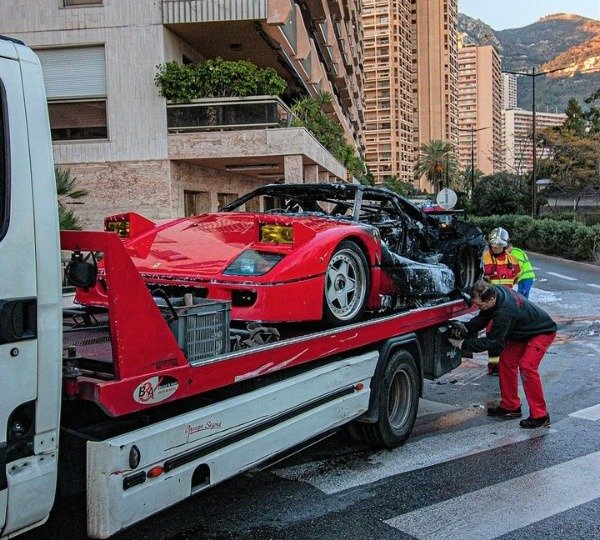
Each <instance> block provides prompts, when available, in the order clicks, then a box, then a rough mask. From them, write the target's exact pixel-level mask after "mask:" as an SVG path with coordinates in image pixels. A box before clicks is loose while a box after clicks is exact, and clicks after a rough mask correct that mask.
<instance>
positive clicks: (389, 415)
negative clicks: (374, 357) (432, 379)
mask: <svg viewBox="0 0 600 540" xmlns="http://www.w3.org/2000/svg"><path fill="white" fill-rule="evenodd" d="M419 387H420V385H419V372H418V370H417V366H416V364H415V360H414V358H413V357H412V355H411V354H410V353H409V352H407V351H405V350H398V351H395V352H393V353H392V354H391V355H390V357H389V359H388V362H387V364H386V366H385V370H384V372H383V376H382V379H381V382H380V385H379V391H378V395H377V396H376V399H377V401H376V406H377V408H378V412H379V416H378V419H377V421H376V422H375V423H374V424H367V423H364V422H355V423H354V426H355V427H356V429H357V432H358V433H359V434H360V435H361V437H362V438H363V439H364V441H365V442H367V443H369V444H370V445H371V446H373V447H375V448H395V447H396V446H400V445H401V444H402V443H403V442H404V441H406V439H408V436H409V435H410V432H411V431H412V428H413V426H414V425H415V420H416V418H417V409H418V408H419Z"/></svg>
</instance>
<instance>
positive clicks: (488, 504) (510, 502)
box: [385, 452, 600, 540]
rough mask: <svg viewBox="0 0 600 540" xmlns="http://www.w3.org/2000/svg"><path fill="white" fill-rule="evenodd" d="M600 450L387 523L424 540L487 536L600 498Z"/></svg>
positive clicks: (467, 539)
mask: <svg viewBox="0 0 600 540" xmlns="http://www.w3.org/2000/svg"><path fill="white" fill-rule="evenodd" d="M599 477H600V452H594V453H593V454H588V455H587V456H583V457H580V458H577V459H573V460H570V461H566V462H565V463H561V464H559V465H554V466H552V467H548V468H546V469H542V470H541V471H536V472H532V473H529V474H526V475H524V476H520V477H518V478H513V479H512V480H507V481H505V482H501V483H499V484H495V485H492V486H489V487H486V488H483V489H480V490H477V491H474V492H472V493H467V494H465V495H461V496H459V497H455V498H453V499H450V500H448V501H444V502H440V503H437V504H433V505H430V506H427V507H424V508H420V509H419V510H414V511H413V512H408V513H406V514H402V515H400V516H396V517H394V518H392V519H389V520H386V521H385V523H387V524H388V525H390V526H392V527H394V528H396V529H399V530H400V531H402V532H404V533H406V534H410V535H412V536H414V537H415V538H418V539H422V540H437V539H439V540H447V539H448V538H460V539H461V540H471V539H473V540H486V539H491V538H497V537H498V536H501V535H503V534H506V533H509V532H511V531H514V530H516V529H520V528H522V527H526V526H527V525H531V524H532V523H536V522H538V521H540V520H542V519H546V518H548V517H550V516H553V515H555V514H558V513H559V512H564V511H565V510H569V509H570V508H574V507H576V506H580V505H582V504H585V503H587V502H590V501H593V500H594V499H597V498H598V497H600V482H598V478H599Z"/></svg>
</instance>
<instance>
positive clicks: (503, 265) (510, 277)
mask: <svg viewBox="0 0 600 540" xmlns="http://www.w3.org/2000/svg"><path fill="white" fill-rule="evenodd" d="M483 272H484V276H485V278H486V279H487V281H489V282H490V283H492V284H493V285H508V286H512V285H513V284H514V283H515V282H516V278H517V275H518V274H519V272H520V265H519V261H518V260H517V258H516V257H515V256H514V255H511V254H510V253H508V252H507V251H505V252H503V253H502V254H501V255H500V256H499V257H497V256H495V255H494V254H493V253H492V252H491V251H489V250H486V251H484V252H483Z"/></svg>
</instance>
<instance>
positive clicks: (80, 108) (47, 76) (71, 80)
mask: <svg viewBox="0 0 600 540" xmlns="http://www.w3.org/2000/svg"><path fill="white" fill-rule="evenodd" d="M37 53H38V56H39V58H40V62H41V64H42V72H43V74H44V86H45V87H46V96H47V98H48V112H49V114H50V130H51V132H52V140H54V141H69V140H88V139H90V140H94V139H107V138H108V122H107V111H106V109H107V106H106V102H107V85H106V60H105V54H104V47H103V46H90V47H69V48H57V49H41V50H38V51H37Z"/></svg>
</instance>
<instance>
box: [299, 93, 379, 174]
mask: <svg viewBox="0 0 600 540" xmlns="http://www.w3.org/2000/svg"><path fill="white" fill-rule="evenodd" d="M331 104H332V97H331V94H329V93H327V92H321V93H319V94H318V95H316V96H314V97H313V96H306V97H303V98H301V99H299V100H297V101H296V102H295V103H294V104H293V105H292V112H293V113H294V116H295V118H294V119H293V121H292V125H295V126H302V127H305V128H306V129H308V130H309V131H310V132H311V133H312V134H313V135H314V136H315V138H316V139H317V140H318V141H319V142H320V143H321V144H322V145H323V146H324V147H325V148H326V149H327V150H328V151H329V152H331V154H332V155H333V156H334V157H335V158H336V159H337V160H338V161H339V162H340V163H341V164H342V165H343V166H344V167H346V169H347V170H348V172H349V173H350V174H351V175H352V176H353V177H355V178H356V179H357V180H359V181H360V182H362V183H367V184H368V183H371V182H370V179H371V178H372V177H371V176H370V175H369V171H368V170H367V168H366V166H365V163H364V161H363V160H362V159H361V157H360V156H359V155H358V154H357V152H356V149H355V148H354V146H352V145H351V144H348V142H346V139H345V137H344V129H343V128H342V126H341V125H340V124H339V122H337V121H336V120H334V119H333V118H332V117H331V116H330V115H328V114H327V112H326V111H325V109H326V108H327V107H330V106H331Z"/></svg>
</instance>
